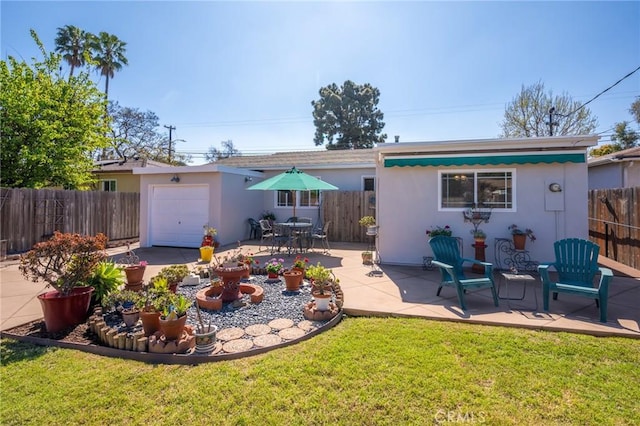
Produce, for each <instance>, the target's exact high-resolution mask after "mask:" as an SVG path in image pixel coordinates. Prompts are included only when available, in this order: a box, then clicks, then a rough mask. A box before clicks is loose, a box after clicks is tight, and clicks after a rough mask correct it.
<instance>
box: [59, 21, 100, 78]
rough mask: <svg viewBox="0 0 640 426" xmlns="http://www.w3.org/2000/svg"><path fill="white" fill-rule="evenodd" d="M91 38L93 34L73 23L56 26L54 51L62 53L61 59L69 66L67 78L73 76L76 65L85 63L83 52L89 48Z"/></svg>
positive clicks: (79, 65)
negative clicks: (56, 33)
mask: <svg viewBox="0 0 640 426" xmlns="http://www.w3.org/2000/svg"><path fill="white" fill-rule="evenodd" d="M93 38H95V36H94V35H93V34H91V33H87V32H85V31H84V30H81V29H80V28H78V27H75V26H73V25H65V26H64V27H61V28H58V35H57V36H56V40H55V43H56V52H60V53H62V57H63V59H64V60H65V61H67V63H68V64H69V66H70V67H71V71H69V79H71V77H73V70H74V69H75V68H76V67H81V66H83V65H84V64H85V59H84V54H85V52H86V51H87V50H89V46H90V44H91V40H92V39H93Z"/></svg>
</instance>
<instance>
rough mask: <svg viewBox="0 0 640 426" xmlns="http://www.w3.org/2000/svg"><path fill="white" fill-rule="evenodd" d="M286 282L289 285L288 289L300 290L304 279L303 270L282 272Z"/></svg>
mask: <svg viewBox="0 0 640 426" xmlns="http://www.w3.org/2000/svg"><path fill="white" fill-rule="evenodd" d="M282 276H283V277H284V282H285V285H286V287H287V291H298V290H300V283H301V281H302V272H300V271H286V272H285V273H283V274H282Z"/></svg>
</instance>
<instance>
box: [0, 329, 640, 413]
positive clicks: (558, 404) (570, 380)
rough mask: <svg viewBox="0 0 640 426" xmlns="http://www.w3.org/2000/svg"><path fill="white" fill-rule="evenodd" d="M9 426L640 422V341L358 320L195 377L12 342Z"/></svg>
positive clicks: (2, 405)
mask: <svg viewBox="0 0 640 426" xmlns="http://www.w3.org/2000/svg"><path fill="white" fill-rule="evenodd" d="M1 354H2V366H1V367H0V372H1V380H2V381H1V387H0V392H1V401H0V410H1V411H0V413H1V416H0V423H1V424H2V425H13V424H15V425H24V424H48V425H51V424H65V425H67V424H100V425H102V424H130V425H132V424H170V425H171V424H175V425H189V424H193V425H201V424H216V425H221V424H230V425H244V424H247V425H249V424H251V425H282V424H285V425H306V424H316V425H320V424H322V425H324V424H357V425H360V424H366V425H384V424H389V425H404V424H416V425H423V424H434V423H453V422H460V423H462V422H467V423H471V422H474V423H476V424H477V423H485V424H519V425H521V424H525V425H541V424H545V425H549V424H576V425H587V424H593V425H603V424H613V425H621V424H638V423H639V422H640V385H639V383H640V340H634V339H624V338H613V337H612V338H598V337H592V336H584V335H578V334H569V333H550V332H540V331H529V330H521V329H515V328H501V327H488V326H478V325H470V324H458V323H449V322H434V321H426V320H422V319H395V318H391V319H382V318H347V319H345V320H344V321H342V322H341V323H340V324H339V325H338V326H336V327H334V328H333V329H331V330H329V331H327V332H325V333H322V334H320V335H319V336H316V337H314V338H312V339H310V340H308V341H305V342H302V343H299V344H296V345H293V346H290V347H287V348H283V349H278V350H274V351H271V352H269V353H266V354H263V355H259V356H254V357H250V358H244V359H240V360H237V361H224V362H217V363H209V364H203V365H198V366H174V365H148V364H144V363H140V362H135V361H124V360H120V359H113V358H104V357H100V356H97V355H91V354H87V353H83V352H80V351H74V350H64V349H56V348H41V347H37V346H33V345H29V344H23V343H19V342H15V341H10V340H4V341H2V348H1Z"/></svg>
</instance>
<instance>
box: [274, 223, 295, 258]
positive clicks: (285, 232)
mask: <svg viewBox="0 0 640 426" xmlns="http://www.w3.org/2000/svg"><path fill="white" fill-rule="evenodd" d="M272 242H273V244H272V245H271V254H272V255H273V254H274V253H275V252H276V251H277V252H280V251H281V250H282V248H286V249H287V254H288V255H289V256H291V252H292V251H293V250H294V249H295V242H296V236H295V235H294V234H293V233H292V231H291V228H289V227H288V226H284V225H278V224H274V225H273V237H272Z"/></svg>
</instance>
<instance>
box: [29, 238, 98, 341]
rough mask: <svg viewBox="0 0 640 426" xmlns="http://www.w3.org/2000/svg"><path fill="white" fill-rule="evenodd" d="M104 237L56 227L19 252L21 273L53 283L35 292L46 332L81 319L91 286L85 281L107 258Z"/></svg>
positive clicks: (70, 324) (62, 328)
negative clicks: (53, 231) (49, 233)
mask: <svg viewBox="0 0 640 426" xmlns="http://www.w3.org/2000/svg"><path fill="white" fill-rule="evenodd" d="M106 244H107V237H106V236H105V235H104V234H98V235H96V236H95V237H92V236H83V235H80V234H70V233H65V234H63V233H61V232H58V231H56V232H55V233H54V235H53V237H51V239H49V240H48V241H44V242H41V243H37V244H35V245H34V246H33V248H32V249H31V250H30V251H29V252H27V253H25V254H23V255H22V256H20V272H21V273H22V275H23V276H24V277H25V278H27V279H30V280H32V281H33V282H38V281H40V280H42V281H44V282H46V283H47V285H48V286H50V287H53V289H54V290H53V291H50V292H46V293H43V294H40V295H38V300H40V304H41V306H42V311H43V314H44V322H45V326H46V328H47V331H49V332H58V331H62V330H64V329H66V328H68V327H70V326H72V325H77V324H79V323H81V322H82V321H84V320H85V319H86V316H87V311H88V309H89V304H90V303H91V294H92V293H93V291H94V289H93V287H91V286H89V285H87V280H89V278H90V277H91V275H92V273H93V271H94V270H95V268H96V266H97V265H98V264H99V263H100V262H101V261H103V260H104V259H105V258H106V256H107V255H106V253H105V251H104V250H105V248H106Z"/></svg>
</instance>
